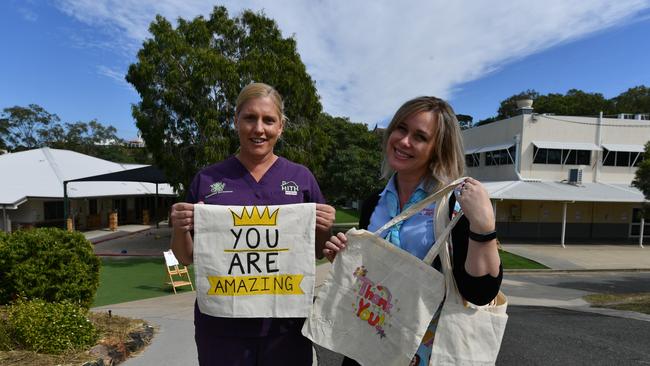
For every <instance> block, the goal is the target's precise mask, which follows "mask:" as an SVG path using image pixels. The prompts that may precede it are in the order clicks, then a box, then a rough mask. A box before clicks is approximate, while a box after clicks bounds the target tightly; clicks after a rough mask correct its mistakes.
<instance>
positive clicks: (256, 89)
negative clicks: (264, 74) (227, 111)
mask: <svg viewBox="0 0 650 366" xmlns="http://www.w3.org/2000/svg"><path fill="white" fill-rule="evenodd" d="M264 97H269V98H271V100H272V101H273V104H274V105H275V108H276V109H277V111H278V116H280V121H282V123H284V122H286V120H287V116H285V115H284V102H283V101H282V96H281V95H280V93H278V91H277V90H275V88H274V87H272V86H271V85H268V84H264V83H250V84H248V85H246V86H245V87H244V88H243V89H242V90H241V91H240V92H239V95H238V96H237V101H236V103H235V116H239V112H241V109H242V108H243V106H244V104H246V103H247V102H248V101H250V100H251V99H255V98H264Z"/></svg>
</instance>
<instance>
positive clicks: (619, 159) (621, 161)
mask: <svg viewBox="0 0 650 366" xmlns="http://www.w3.org/2000/svg"><path fill="white" fill-rule="evenodd" d="M616 166H630V153H629V152H628V151H617V152H616Z"/></svg>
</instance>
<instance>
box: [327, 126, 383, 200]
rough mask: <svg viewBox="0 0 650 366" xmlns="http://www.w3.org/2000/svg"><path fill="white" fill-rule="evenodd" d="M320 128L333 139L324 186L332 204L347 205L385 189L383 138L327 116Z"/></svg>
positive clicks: (366, 128) (329, 150) (328, 148)
mask: <svg viewBox="0 0 650 366" xmlns="http://www.w3.org/2000/svg"><path fill="white" fill-rule="evenodd" d="M319 125H320V128H321V129H322V130H323V132H324V133H325V135H326V136H328V137H329V138H330V139H329V141H328V144H327V145H326V146H327V153H326V158H325V163H324V165H323V169H324V171H325V174H323V176H322V177H321V178H320V180H319V182H320V186H321V189H322V190H323V193H324V194H325V196H326V197H327V199H328V200H330V201H332V202H336V203H340V204H343V203H345V202H347V201H349V200H354V199H363V198H365V197H366V196H368V195H369V194H370V193H372V192H373V191H375V190H377V189H379V188H381V187H382V186H383V184H384V183H385V182H383V181H382V180H381V179H380V177H379V175H380V168H381V159H382V151H381V137H382V136H381V135H380V134H379V133H377V132H375V131H369V130H368V127H367V126H366V125H365V124H361V123H353V122H350V121H349V120H348V119H347V118H340V117H332V116H330V115H327V114H325V113H323V114H322V115H321V116H320V118H319Z"/></svg>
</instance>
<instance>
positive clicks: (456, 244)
mask: <svg viewBox="0 0 650 366" xmlns="http://www.w3.org/2000/svg"><path fill="white" fill-rule="evenodd" d="M455 202H456V198H455V197H454V195H453V194H452V195H451V199H450V204H449V207H450V208H451V207H455ZM450 211H451V209H450ZM450 216H451V212H450ZM451 241H452V243H453V244H452V245H453V251H454V255H453V257H454V258H453V262H454V263H453V266H454V279H456V284H457V285H458V291H460V294H461V295H462V296H463V298H464V299H465V300H467V301H469V302H471V303H472V304H475V305H485V304H487V303H489V302H490V301H492V299H494V298H495V297H496V295H497V293H498V292H499V288H500V287H501V280H502V279H503V266H502V265H499V275H498V276H497V277H492V276H491V275H489V274H486V275H485V276H481V277H473V276H471V275H470V274H469V273H467V271H466V270H465V260H466V259H467V248H468V245H469V220H467V218H466V217H461V219H460V220H459V221H458V223H457V224H456V226H455V227H454V228H453V229H452V231H451Z"/></svg>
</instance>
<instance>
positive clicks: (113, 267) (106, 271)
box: [92, 250, 547, 307]
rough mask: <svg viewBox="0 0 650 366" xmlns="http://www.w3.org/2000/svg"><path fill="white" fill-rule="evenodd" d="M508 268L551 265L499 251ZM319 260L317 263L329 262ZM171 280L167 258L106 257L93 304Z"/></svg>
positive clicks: (135, 296) (136, 296) (143, 295)
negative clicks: (167, 268)
mask: <svg viewBox="0 0 650 366" xmlns="http://www.w3.org/2000/svg"><path fill="white" fill-rule="evenodd" d="M499 255H500V256H501V261H502V263H503V268H505V269H540V268H547V267H545V266H543V265H541V264H539V263H537V262H534V261H531V260H529V259H526V258H523V257H520V256H517V255H514V254H512V253H508V252H505V251H501V250H500V251H499ZM326 261H327V260H326V259H322V260H319V261H317V264H321V263H324V262H326ZM189 268H190V278H191V279H192V282H194V268H193V266H189ZM167 281H168V277H167V272H166V271H165V266H164V260H163V258H133V257H130V258H121V257H108V258H102V268H101V271H100V274H99V289H98V290H97V294H96V295H95V301H94V302H93V305H92V306H93V307H95V306H103V305H110V304H117V303H121V302H127V301H134V300H141V299H148V298H151V297H158V296H165V295H171V294H173V293H174V292H173V291H172V289H171V286H170V285H167V284H165V283H166V282H167ZM176 291H178V292H179V293H180V292H187V291H190V288H189V286H185V287H180V288H177V289H176Z"/></svg>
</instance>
